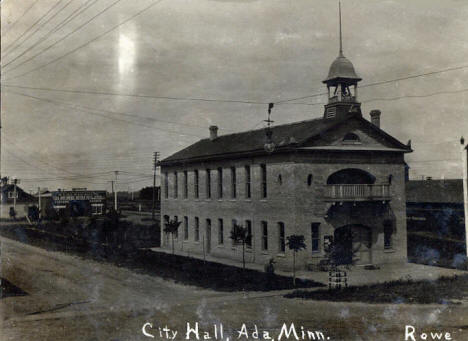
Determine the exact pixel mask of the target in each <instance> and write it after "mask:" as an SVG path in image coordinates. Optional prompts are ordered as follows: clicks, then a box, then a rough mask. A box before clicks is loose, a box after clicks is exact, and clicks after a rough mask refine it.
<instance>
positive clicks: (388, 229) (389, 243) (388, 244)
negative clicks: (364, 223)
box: [384, 221, 393, 249]
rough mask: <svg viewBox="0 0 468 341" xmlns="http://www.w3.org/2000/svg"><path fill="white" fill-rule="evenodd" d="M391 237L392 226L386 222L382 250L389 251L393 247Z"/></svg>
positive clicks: (389, 222)
mask: <svg viewBox="0 0 468 341" xmlns="http://www.w3.org/2000/svg"><path fill="white" fill-rule="evenodd" d="M392 236H393V224H392V222H391V221H386V222H385V223H384V248H385V249H391V248H392V247H393V242H392Z"/></svg>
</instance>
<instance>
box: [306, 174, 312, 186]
mask: <svg viewBox="0 0 468 341" xmlns="http://www.w3.org/2000/svg"><path fill="white" fill-rule="evenodd" d="M312 180H313V177H312V174H309V175H307V186H309V187H310V186H312Z"/></svg>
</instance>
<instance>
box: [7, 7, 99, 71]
mask: <svg viewBox="0 0 468 341" xmlns="http://www.w3.org/2000/svg"><path fill="white" fill-rule="evenodd" d="M72 1H73V0H70V2H68V3H67V5H69V4H70V3H71V2H72ZM91 1H93V0H88V1H87V2H86V3H85V4H83V5H81V6H80V7H78V8H76V9H75V10H74V11H73V12H72V13H70V15H68V17H66V18H65V19H63V20H62V21H61V22H59V23H58V24H57V25H56V26H55V27H54V28H52V29H50V30H49V31H48V32H47V33H45V34H43V35H42V36H41V37H40V38H38V39H37V40H36V42H35V43H34V44H32V45H31V46H29V47H28V48H26V49H25V50H24V51H23V52H21V53H20V54H18V55H17V56H15V57H14V58H13V59H12V60H10V61H9V62H8V63H6V64H5V65H4V67H5V68H6V67H8V65H10V64H11V63H14V62H15V61H16V60H18V59H19V58H21V57H22V56H24V55H25V54H26V53H28V52H29V51H31V50H32V49H33V48H35V47H36V46H37V45H40V44H41V43H43V42H45V41H46V40H48V39H49V38H50V37H52V35H53V34H54V33H55V32H57V31H58V30H59V29H60V28H61V27H63V26H65V25H66V24H67V23H68V22H70V21H72V20H73V19H74V18H76V17H77V16H78V15H79V14H80V13H82V12H83V11H85V10H86V9H87V8H89V7H90V6H91V5H93V4H95V3H96V2H97V1H98V0H94V2H93V3H91V4H90V2H91ZM65 7H66V6H65ZM80 9H81V11H80V12H79V13H77V12H78V11H79V10H80ZM62 10H63V8H62ZM57 13H58V12H57ZM57 13H56V14H57ZM75 13H76V15H75V16H73V15H74V14H75ZM70 17H72V18H71V19H69V18H70ZM22 44H24V41H23V43H22Z"/></svg>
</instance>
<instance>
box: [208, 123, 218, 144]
mask: <svg viewBox="0 0 468 341" xmlns="http://www.w3.org/2000/svg"><path fill="white" fill-rule="evenodd" d="M217 138H218V127H217V126H210V140H211V141H213V140H216V139H217Z"/></svg>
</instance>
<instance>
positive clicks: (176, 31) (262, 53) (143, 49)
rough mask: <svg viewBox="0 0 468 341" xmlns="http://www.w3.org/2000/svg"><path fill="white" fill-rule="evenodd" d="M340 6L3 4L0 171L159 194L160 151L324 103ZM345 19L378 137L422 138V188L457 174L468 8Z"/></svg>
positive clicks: (197, 0)
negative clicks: (155, 185) (378, 120)
mask: <svg viewBox="0 0 468 341" xmlns="http://www.w3.org/2000/svg"><path fill="white" fill-rule="evenodd" d="M337 8H338V3H337V1H332V0H323V1H320V0H290V1H288V0H278V1H275V0H263V1H262V0H257V1H256V0H237V1H228V0H162V1H158V0H136V1H129V0H22V1H13V0H4V1H2V127H3V129H2V155H1V157H2V165H1V167H2V175H8V176H16V177H18V178H20V179H22V186H23V187H24V188H26V189H31V188H35V187H37V186H47V187H49V188H51V189H55V188H65V187H66V188H70V187H77V186H79V187H88V188H102V189H104V188H105V189H109V188H110V186H109V180H111V179H113V177H114V174H113V173H112V172H113V171H114V170H119V171H120V173H119V182H120V185H119V186H120V188H119V189H121V190H127V189H129V188H130V189H138V188H140V187H142V186H144V185H148V184H151V182H152V179H151V174H152V166H151V163H152V153H153V152H154V151H159V152H160V153H161V155H162V157H165V156H168V155H170V154H172V153H174V152H175V151H177V150H179V149H181V148H183V147H185V146H187V145H189V144H191V143H193V142H195V141H197V140H198V139H200V138H204V137H206V136H208V126H209V125H212V124H214V125H218V126H219V127H220V133H231V132H235V131H242V130H246V129H252V128H260V127H262V125H263V123H262V120H263V119H265V115H266V108H267V106H266V105H265V104H263V103H268V102H275V101H281V100H287V99H292V98H298V97H304V96H310V95H314V94H319V93H322V92H323V91H324V87H323V85H322V83H321V80H322V79H324V78H325V76H326V75H327V72H328V67H329V66H330V64H331V62H332V61H333V60H334V59H335V57H336V56H337V53H338V15H337ZM342 12H343V35H344V53H345V56H346V57H348V58H349V59H350V60H351V61H352V62H353V64H354V66H355V68H356V70H357V72H358V73H359V75H360V76H361V77H362V78H363V81H362V82H361V85H362V86H363V88H362V89H361V90H360V99H361V101H362V102H363V104H362V109H363V113H364V115H365V117H366V118H367V117H368V112H369V111H370V110H371V109H376V108H378V109H381V110H382V128H383V129H384V130H386V131H387V132H389V133H390V134H392V135H394V136H395V137H397V138H398V139H400V140H401V141H402V142H405V143H406V142H407V141H408V140H409V139H411V140H412V146H413V149H414V150H415V152H414V153H413V154H411V155H408V157H407V159H408V161H409V164H410V166H411V176H412V177H414V178H420V177H421V176H422V175H425V176H433V177H435V178H439V177H445V178H457V177H460V176H461V174H462V171H461V164H462V163H461V151H460V145H459V138H460V136H461V135H465V137H467V138H468V112H467V109H466V108H465V102H466V100H467V99H468V97H467V93H468V77H467V76H468V61H467V56H468V40H467V39H466V37H468V19H467V18H468V2H467V1H462V0H459V1H455V0H452V1H448V0H439V1H429V0H412V1H406V0H401V1H400V0H399V1H391V0H387V1H384V0H382V1H375V0H342ZM465 66H466V68H464V67H465ZM447 69H449V71H445V72H437V73H435V74H431V75H427V76H422V77H415V78H411V79H408V80H401V81H393V82H388V83H385V84H382V85H374V86H368V87H365V85H366V84H370V83H375V82H380V81H387V80H394V79H398V78H405V77H407V76H413V75H421V74H426V73H431V72H434V71H442V70H447ZM59 90H61V91H59ZM196 99H208V100H209V101H206V100H196ZM212 100H215V101H212ZM324 101H325V98H324V96H315V97H310V98H305V99H301V100H296V101H290V102H287V103H288V104H283V105H277V106H275V108H274V111H273V119H274V120H275V124H280V123H287V122H293V121H297V120H304V119H309V118H315V117H320V116H321V115H322V113H323V105H322V103H323V102H324ZM310 104H312V105H310ZM83 175H86V176H90V177H89V178H83Z"/></svg>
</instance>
